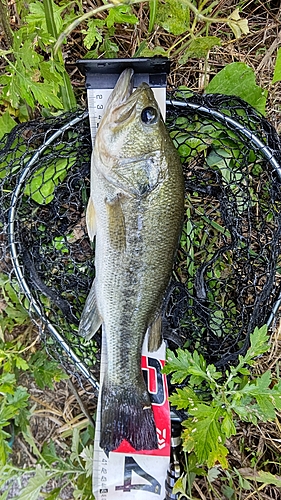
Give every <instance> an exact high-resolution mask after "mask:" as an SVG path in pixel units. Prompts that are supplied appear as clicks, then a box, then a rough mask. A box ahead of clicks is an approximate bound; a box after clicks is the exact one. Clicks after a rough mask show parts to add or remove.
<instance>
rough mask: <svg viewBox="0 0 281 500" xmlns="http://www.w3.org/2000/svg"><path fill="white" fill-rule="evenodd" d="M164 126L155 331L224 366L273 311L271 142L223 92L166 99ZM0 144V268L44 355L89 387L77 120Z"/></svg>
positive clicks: (275, 216) (88, 249) (271, 133)
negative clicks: (163, 283)
mask: <svg viewBox="0 0 281 500" xmlns="http://www.w3.org/2000/svg"><path fill="white" fill-rule="evenodd" d="M167 127H168V129H169V131H170V134H171V137H172V139H173V141H174V143H175V145H176V147H177V149H178V152H179V155H180V157H181V160H182V163H183V170H184V176H185V187H186V200H185V203H186V205H185V220H184V227H183V232H182V236H181V242H180V245H179V250H178V253H177V258H176V261H175V265H174V271H173V277H172V281H171V286H170V288H169V290H168V293H167V296H166V297H165V313H164V318H163V335H164V338H165V339H166V341H167V344H168V346H169V347H170V348H171V349H172V350H175V349H177V348H178V347H182V346H185V347H188V348H189V349H190V350H194V349H196V350H197V351H199V352H200V353H202V354H203V355H204V356H205V358H206V359H207V361H209V362H213V363H215V364H216V365H217V366H220V367H221V368H223V367H226V366H227V364H228V363H230V362H231V363H235V361H236V359H237V357H238V354H240V353H243V352H245V350H246V349H247V347H248V343H249V335H250V333H251V332H252V331H253V330H254V328H255V326H261V325H263V324H264V323H266V322H268V324H270V323H271V321H272V319H273V318H274V315H275V313H276V311H277V309H278V307H279V303H280V290H279V288H280V283H281V281H280V257H279V255H280V245H281V215H280V213H281V210H280V209H281V193H280V182H281V181H280V178H281V175H280V170H279V169H280V167H279V163H278V162H279V160H280V158H281V147H280V141H279V138H278V135H277V134H276V132H275V130H274V129H273V127H272V126H271V125H270V124H269V123H268V122H267V121H266V120H265V119H264V118H263V117H262V116H261V115H259V114H258V113H257V112H256V111H254V110H253V109H252V108H251V107H250V106H248V105H247V104H246V103H245V102H243V101H241V100H239V99H237V98H232V97H229V96H227V97H226V96H220V95H216V96H215V95H214V96H212V95H211V96H201V95H194V94H192V95H191V94H190V93H185V92H179V91H177V92H174V93H173V94H170V95H169V98H168V101H167ZM0 146H1V151H0V154H1V156H0V167H1V169H0V186H1V206H2V210H1V228H0V231H1V267H2V272H3V271H4V272H7V273H10V275H11V280H12V279H13V278H16V280H17V281H18V282H19V283H20V285H21V291H22V294H21V297H22V302H23V304H24V306H25V307H26V308H28V310H29V313H30V315H31V316H32V317H33V318H34V320H35V321H36V323H37V325H38V327H39V328H40V332H41V336H42V340H43V342H44V343H45V345H46V347H47V349H48V351H49V352H50V353H51V354H52V355H53V356H55V357H56V358H57V359H59V361H60V362H61V364H62V365H63V366H64V367H65V369H66V370H67V371H68V372H69V373H72V374H73V373H75V374H76V376H79V374H82V380H84V381H85V378H86V380H87V381H89V382H90V383H91V385H92V386H93V387H94V388H97V387H98V385H97V382H96V380H97V378H98V374H99V357H100V334H98V335H97V336H96V337H95V339H93V340H91V341H85V340H84V339H82V338H81V337H79V336H78V335H77V330H78V323H79V318H80V315H81V312H82V310H83V305H84V302H85V299H86V297H87V294H88V292H89V289H90V286H91V283H92V280H93V277H94V246H93V245H91V244H90V242H89V239H88V236H87V233H86V225H85V209H86V205H87V199H88V196H89V186H90V179H89V170H90V155H91V149H92V146H91V137H90V132H89V123H88V116H87V113H86V112H77V113H72V114H69V115H64V116H60V117H59V118H48V119H44V120H43V119H40V120H36V121H32V122H29V123H26V124H22V125H20V126H18V127H16V128H15V129H13V131H12V132H11V133H10V134H9V135H7V136H5V137H4V138H3V139H2V141H1V144H0ZM152 238H153V235H152ZM83 377H84V378H83Z"/></svg>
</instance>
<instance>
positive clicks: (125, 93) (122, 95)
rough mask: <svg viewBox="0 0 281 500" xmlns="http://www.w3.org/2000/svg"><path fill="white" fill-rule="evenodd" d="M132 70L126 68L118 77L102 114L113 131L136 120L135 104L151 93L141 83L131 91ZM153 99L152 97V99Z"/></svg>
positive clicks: (144, 84) (145, 85) (148, 88)
mask: <svg viewBox="0 0 281 500" xmlns="http://www.w3.org/2000/svg"><path fill="white" fill-rule="evenodd" d="M133 76H134V70H133V69H132V68H126V69H125V70H124V71H123V72H122V73H121V75H120V76H119V78H118V80H117V83H116V85H115V87H114V89H113V91H112V93H111V95H110V97H109V100H108V102H107V106H106V109H105V112H104V116H105V121H106V122H108V123H110V128H111V129H113V130H114V129H115V128H117V129H118V128H119V126H120V125H121V126H123V125H125V123H128V122H130V121H132V120H134V119H135V118H136V114H137V103H138V102H139V101H140V100H141V98H142V96H143V97H144V94H147V96H148V95H150V93H152V91H151V89H150V87H149V85H148V84H147V83H144V82H143V83H141V84H140V85H139V86H138V88H137V89H135V90H134V91H133ZM152 99H153V97H152Z"/></svg>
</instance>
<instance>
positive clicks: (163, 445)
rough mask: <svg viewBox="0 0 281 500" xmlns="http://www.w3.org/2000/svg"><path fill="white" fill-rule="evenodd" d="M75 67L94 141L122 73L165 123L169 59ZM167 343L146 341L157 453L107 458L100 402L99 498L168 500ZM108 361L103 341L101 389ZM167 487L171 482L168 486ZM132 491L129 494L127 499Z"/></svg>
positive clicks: (124, 450) (123, 450)
mask: <svg viewBox="0 0 281 500" xmlns="http://www.w3.org/2000/svg"><path fill="white" fill-rule="evenodd" d="M77 65H78V67H79V69H80V70H81V72H82V73H83V74H84V75H85V77H86V82H85V84H86V88H87V98H88V109H89V121H90V128H91V139H92V143H93V145H94V141H95V136H96V133H97V129H98V126H99V123H100V120H101V118H102V116H103V113H104V109H105V106H106V103H107V101H108V98H109V96H110V94H111V92H112V90H113V88H114V87H115V84H116V82H117V80H118V78H119V76H120V74H121V73H122V71H123V70H124V69H126V68H128V67H130V68H132V69H133V70H134V88H137V87H138V86H139V85H140V84H141V83H142V82H146V83H148V85H149V86H150V87H151V89H152V90H153V92H154V95H155V98H156V100H157V102H158V105H159V108H160V111H161V113H162V117H163V120H164V121H165V117H166V80H167V73H168V72H169V68H170V64H169V61H168V59H166V58H140V59H104V60H100V59H98V60H80V61H77ZM165 358H166V345H165V342H162V345H161V346H160V348H159V349H158V351H157V352H153V353H150V352H148V349H147V339H145V342H144V345H143V350H142V370H143V375H144V379H145V381H146V384H147V390H148V393H149V394H150V398H151V405H152V410H153V414H154V420H155V425H156V430H157V436H158V449H157V450H142V451H136V450H134V449H133V448H132V446H131V445H130V444H129V443H127V442H126V441H123V442H122V443H121V445H120V446H119V448H118V449H117V450H114V451H112V452H110V453H109V455H108V456H107V455H106V454H105V452H104V450H103V449H101V448H100V446H99V442H100V422H101V419H102V414H101V401H100V397H99V400H98V407H97V414H96V415H97V416H96V429H95V441H94V461H93V464H94V465H93V494H94V496H95V499H96V500H115V499H117V498H118V499H120V500H122V499H123V500H125V499H126V500H128V498H129V499H130V500H165V498H168V497H166V493H167V489H166V491H165V483H166V478H167V470H168V468H169V464H170V448H171V446H170V445H171V439H170V437H171V421H170V411H169V402H168V389H167V380H166V376H165V375H164V374H162V372H161V370H162V367H163V366H164V363H165ZM106 363H107V356H106V344H105V341H104V338H103V339H102V351H101V375H100V382H101V383H100V387H101V386H102V380H103V376H104V372H105V367H106ZM166 486H167V483H166ZM128 493H129V496H128Z"/></svg>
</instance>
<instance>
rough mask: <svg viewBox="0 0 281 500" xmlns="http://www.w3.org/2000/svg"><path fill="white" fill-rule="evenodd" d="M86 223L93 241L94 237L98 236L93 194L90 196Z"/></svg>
mask: <svg viewBox="0 0 281 500" xmlns="http://www.w3.org/2000/svg"><path fill="white" fill-rule="evenodd" d="M86 224H87V231H88V235H89V238H90V240H91V241H93V239H94V237H95V236H96V232H97V224H96V211H95V207H94V202H93V199H92V197H91V196H90V198H89V201H88V206H87V211H86Z"/></svg>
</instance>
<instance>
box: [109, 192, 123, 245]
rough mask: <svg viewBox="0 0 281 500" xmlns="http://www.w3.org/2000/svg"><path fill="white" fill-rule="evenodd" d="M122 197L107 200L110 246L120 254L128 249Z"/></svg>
mask: <svg viewBox="0 0 281 500" xmlns="http://www.w3.org/2000/svg"><path fill="white" fill-rule="evenodd" d="M121 196H122V195H118V194H117V195H116V196H115V197H114V198H113V199H111V200H109V199H108V198H107V199H106V200H105V203H106V210H107V217H108V232H109V241H110V245H111V247H112V248H113V249H114V250H117V251H119V252H122V251H124V250H125V248H126V228H125V217H124V213H123V209H122V205H121Z"/></svg>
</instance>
